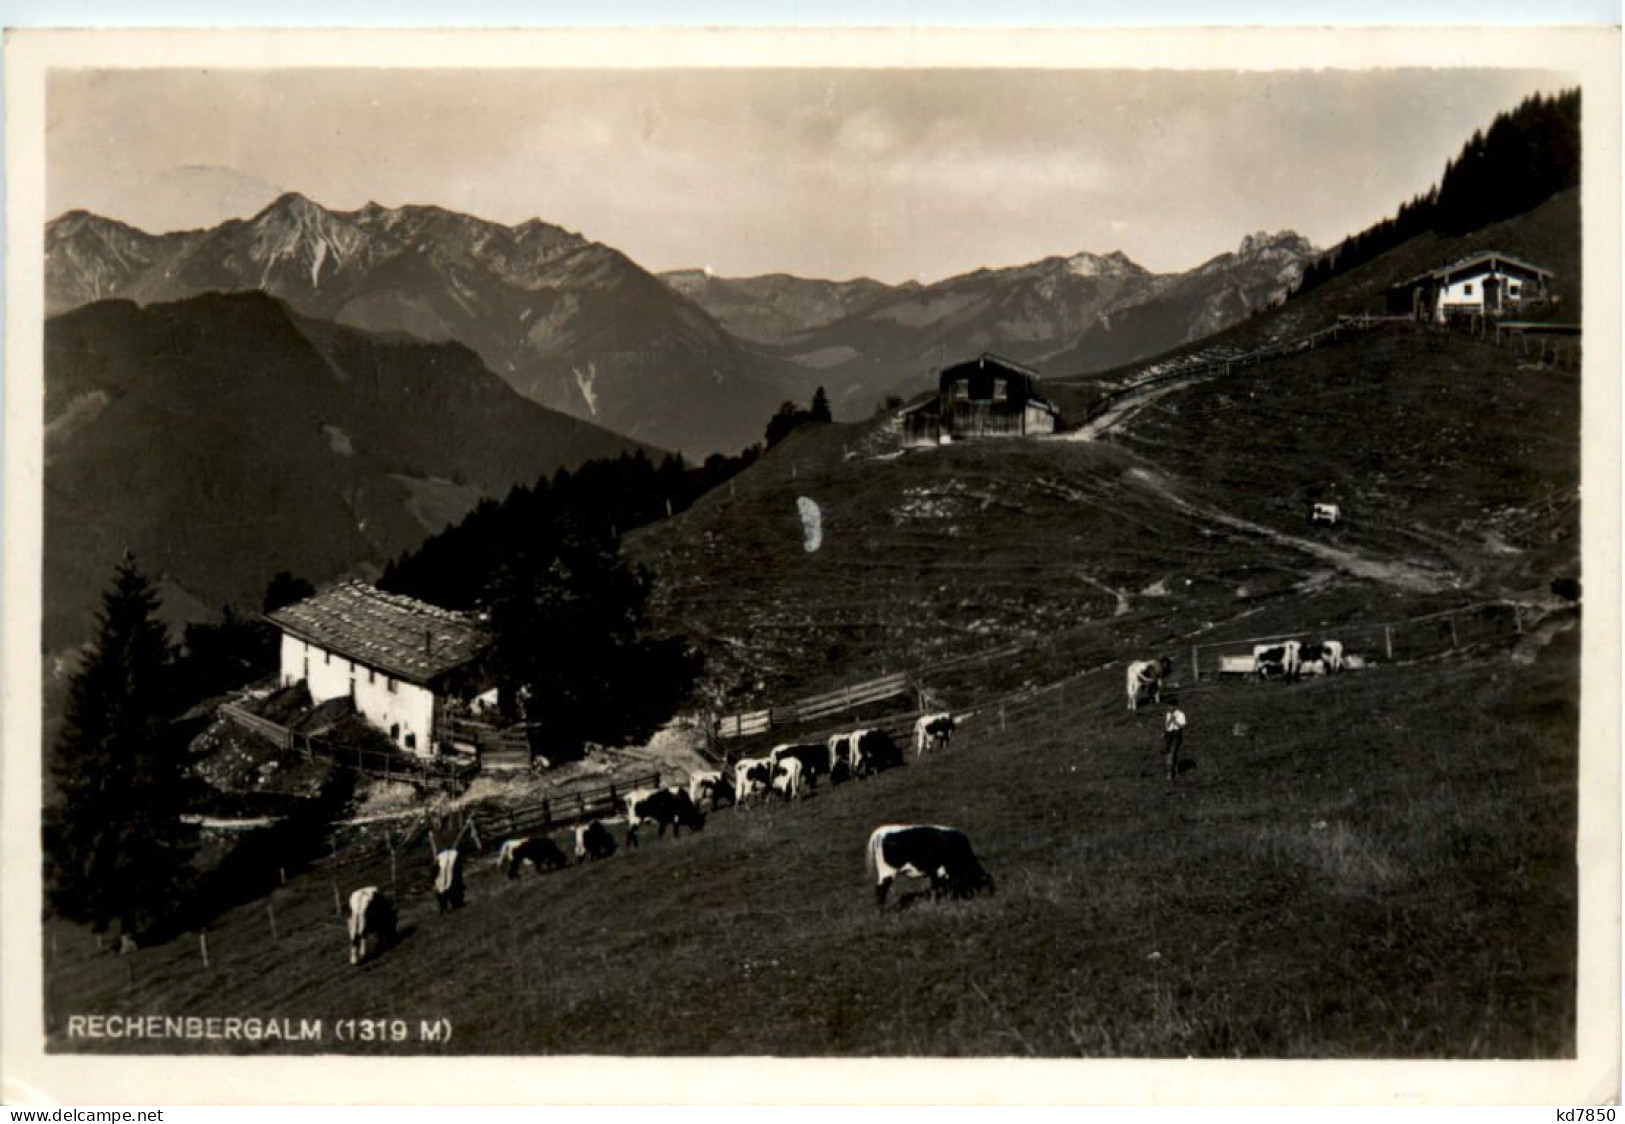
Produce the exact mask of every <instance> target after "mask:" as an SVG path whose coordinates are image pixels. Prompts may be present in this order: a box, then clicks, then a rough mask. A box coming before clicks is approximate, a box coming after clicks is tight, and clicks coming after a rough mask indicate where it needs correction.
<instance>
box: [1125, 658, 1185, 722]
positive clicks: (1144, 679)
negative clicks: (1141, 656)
mask: <svg viewBox="0 0 1625 1124" xmlns="http://www.w3.org/2000/svg"><path fill="white" fill-rule="evenodd" d="M1173 673H1174V661H1173V659H1172V658H1171V657H1169V656H1160V657H1158V658H1157V659H1154V660H1135V661H1134V662H1133V663H1131V664H1129V665H1128V675H1127V677H1126V682H1125V684H1124V686H1125V688H1126V690H1127V692H1128V708H1129V710H1130V711H1135V710H1139V709H1140V704H1141V703H1143V702H1146V701H1150V702H1152V703H1159V702H1161V701H1162V681H1163V680H1164V679H1167V678H1168V677H1169V676H1170V675H1172V674H1173Z"/></svg>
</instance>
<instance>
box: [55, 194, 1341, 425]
mask: <svg viewBox="0 0 1625 1124" xmlns="http://www.w3.org/2000/svg"><path fill="white" fill-rule="evenodd" d="M1315 255H1316V251H1315V249H1314V247H1312V246H1311V245H1310V244H1309V243H1308V242H1307V241H1306V240H1304V239H1303V238H1302V237H1300V236H1298V235H1296V234H1293V233H1291V232H1283V233H1280V234H1276V235H1262V234H1260V235H1253V236H1249V237H1248V238H1246V239H1245V240H1243V242H1242V244H1241V246H1240V248H1239V249H1238V250H1237V251H1236V252H1235V253H1232V254H1223V255H1220V256H1219V257H1216V258H1214V259H1212V260H1211V261H1209V262H1206V263H1204V264H1203V265H1201V266H1198V267H1196V268H1195V269H1192V270H1189V271H1187V272H1184V273H1174V274H1158V273H1153V272H1151V271H1149V270H1147V269H1145V268H1143V267H1141V266H1139V265H1137V264H1136V263H1134V262H1133V261H1131V260H1130V259H1128V258H1127V257H1126V256H1125V255H1123V254H1122V253H1111V254H1104V255H1097V254H1092V253H1080V254H1074V255H1072V256H1070V257H1051V258H1045V259H1043V260H1042V261H1038V262H1033V263H1031V264H1027V265H1021V266H1014V267H1010V268H1003V269H980V270H976V271H974V272H971V273H967V274H963V275H961V276H957V277H951V278H948V279H945V280H942V281H938V282H935V283H932V284H920V283H918V282H908V283H904V284H899V285H889V284H885V283H883V282H879V281H874V280H869V279H858V280H854V281H823V280H816V279H807V278H799V277H792V276H789V275H784V274H775V275H769V276H764V277H747V278H722V277H714V276H711V275H709V274H708V273H705V272H704V271H698V270H680V271H676V272H673V273H667V274H663V275H661V276H658V277H657V276H655V275H654V274H651V273H650V272H648V271H647V270H645V269H643V268H642V267H640V266H639V265H637V264H636V263H635V262H633V261H632V260H631V259H629V258H628V257H627V256H626V255H625V254H623V253H621V252H620V251H618V250H615V249H613V248H611V247H608V246H604V245H602V244H600V243H597V242H593V241H590V240H589V239H586V238H584V237H582V236H581V235H579V234H576V233H572V232H570V231H567V230H564V229H562V228H560V227H557V226H553V225H550V224H548V223H545V222H542V221H540V220H537V219H532V220H529V221H527V222H524V223H520V224H519V225H517V226H504V225H502V224H500V223H495V222H489V221H486V220H483V219H479V218H474V217H471V216H468V215H462V214H458V213H456V212H452V211H447V210H444V209H442V208H439V207H432V206H403V207H396V208H386V207H382V206H380V205H378V204H376V203H369V204H367V205H366V206H364V207H362V208H360V209H359V210H355V211H335V210H329V209H327V208H325V207H322V206H320V205H318V204H317V203H314V202H312V201H311V200H309V199H307V198H305V197H303V196H301V195H298V194H292V193H290V194H286V195H283V196H281V197H280V198H278V199H277V200H276V201H274V202H273V203H271V204H270V205H269V206H267V207H266V208H265V209H264V210H262V211H261V212H259V213H258V214H257V215H255V216H253V217H252V218H249V219H232V220H229V221H227V222H224V223H221V224H220V225H218V226H216V227H213V228H210V229H205V230H193V231H182V232H176V233H170V234H160V235H155V234H150V233H147V232H144V231H141V230H138V229H136V228H134V227H131V226H128V225H125V224H123V223H120V222H117V221H115V220H112V219H108V218H104V217H101V216H98V215H94V214H90V213H88V212H84V211H71V212H68V213H67V214H64V215H62V216H61V217H59V218H57V219H55V220H54V221H52V222H51V223H50V224H48V226H47V229H46V278H45V283H46V308H47V312H48V313H59V312H63V311H67V310H70V309H73V308H77V307H79V306H81V305H84V304H87V303H90V302H93V301H97V300H103V299H107V298H122V299H126V300H131V301H134V302H136V303H137V304H142V305H145V304H150V303H153V302H163V301H173V300H178V299H183V298H186V297H191V296H196V295H199V294H202V293H207V292H239V291H253V290H259V291H263V292H266V293H269V294H271V295H272V296H275V297H277V298H278V299H280V300H282V301H284V302H286V303H287V304H288V306H289V307H290V308H291V309H293V310H294V311H295V312H297V313H298V314H300V315H302V316H306V317H314V318H317V319H321V320H328V321H332V322H333V323H336V324H339V325H342V326H347V327H353V328H359V329H362V330H365V331H371V332H393V333H406V334H409V335H412V336H415V337H417V338H419V339H424V340H429V341H446V340H456V341H458V342H460V343H462V344H464V345H465V346H467V347H468V348H470V349H472V350H473V351H474V352H475V353H476V354H477V355H478V356H479V357H480V358H481V359H482V360H483V361H484V362H485V364H486V365H487V366H488V367H489V368H490V369H491V370H492V371H493V372H495V373H496V374H497V375H498V376H500V377H501V378H502V379H504V380H505V381H506V382H507V383H508V384H509V385H510V386H512V387H513V388H514V389H515V390H517V391H518V392H519V393H521V394H523V395H524V396H526V397H527V398H530V399H531V400H533V401H535V402H538V403H540V404H542V405H545V406H548V407H550V408H553V409H556V410H560V411H563V412H565V413H569V414H572V415H574V416H575V417H578V418H582V419H584V420H588V421H592V422H594V423H596V424H599V425H602V426H604V427H606V428H608V429H612V430H614V431H616V432H618V433H622V434H625V435H627V436H629V437H632V438H635V439H637V440H640V441H645V442H648V443H651V444H654V445H659V446H662V447H666V448H672V449H677V450H680V451H682V452H684V453H685V454H688V455H689V456H691V457H703V456H704V455H706V454H708V453H711V452H715V451H729V452H731V451H733V450H735V449H738V448H740V447H742V446H744V445H746V444H749V443H750V442H752V441H755V440H758V439H760V437H761V434H762V430H763V426H764V424H765V421H766V419H767V418H768V417H769V416H770V415H771V414H772V413H773V411H774V410H775V409H776V408H777V407H778V405H779V404H780V403H781V402H784V401H786V400H795V401H798V402H802V401H806V400H808V399H809V398H810V397H811V395H812V391H813V389H814V388H815V387H816V386H819V385H822V386H824V387H826V389H827V391H828V394H829V396H830V399H831V401H832V402H833V404H834V406H835V409H836V413H837V416H841V417H847V418H852V417H862V416H867V415H868V414H869V413H870V412H871V411H872V410H873V408H874V406H875V404H876V403H877V402H879V401H880V400H881V399H882V398H883V397H884V396H885V395H887V394H891V393H905V394H906V393H910V392H912V391H913V390H916V389H920V388H922V387H924V386H926V385H929V382H930V379H931V377H932V372H933V371H934V370H935V369H936V368H938V367H940V366H942V365H944V364H945V363H947V362H951V361H952V360H953V359H955V358H957V357H959V356H962V355H967V354H975V353H977V352H980V351H983V350H997V351H1000V352H1003V353H1006V354H1009V355H1010V356H1011V357H1012V358H1015V359H1019V360H1022V361H1024V362H1027V363H1029V364H1033V365H1035V366H1037V367H1038V368H1039V369H1040V370H1042V371H1044V372H1045V373H1068V374H1070V373H1080V372H1087V371H1090V370H1099V369H1104V368H1107V367H1111V366H1114V365H1116V364H1119V363H1122V362H1126V361H1130V360H1132V359H1136V358H1141V357H1144V356H1148V355H1151V354H1155V353H1157V352H1160V351H1163V350H1166V349H1167V348H1169V347H1173V346H1177V345H1178V344H1181V343H1184V342H1187V341H1188V340H1191V339H1195V338H1198V337H1200V336H1201V335H1204V334H1206V333H1208V332H1211V331H1214V330H1216V329H1218V328H1222V327H1226V326H1228V325H1229V324H1232V323H1235V322H1236V321H1237V320H1239V319H1241V318H1243V317H1245V316H1246V315H1247V314H1248V313H1249V312H1251V311H1253V310H1255V309H1257V308H1259V307H1262V306H1264V305H1267V304H1269V303H1272V302H1274V301H1276V300H1279V299H1280V298H1281V297H1282V296H1284V295H1285V293H1286V292H1288V291H1289V290H1290V288H1291V286H1292V285H1294V284H1295V283H1296V281H1297V279H1298V278H1299V277H1300V276H1301V275H1302V271H1303V268H1304V266H1305V264H1306V263H1307V262H1309V261H1311V260H1313V258H1314V257H1315Z"/></svg>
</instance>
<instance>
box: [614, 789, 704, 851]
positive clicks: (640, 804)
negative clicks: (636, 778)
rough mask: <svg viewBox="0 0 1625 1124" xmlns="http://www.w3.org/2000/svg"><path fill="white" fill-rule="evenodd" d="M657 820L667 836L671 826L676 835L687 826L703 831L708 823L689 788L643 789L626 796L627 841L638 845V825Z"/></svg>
mask: <svg viewBox="0 0 1625 1124" xmlns="http://www.w3.org/2000/svg"><path fill="white" fill-rule="evenodd" d="M644 820H653V821H654V822H655V823H657V824H659V825H660V830H659V832H658V834H659V835H660V836H664V835H665V834H666V828H667V827H670V828H671V834H672V838H673V839H675V838H677V836H679V835H681V834H682V833H683V828H685V827H686V828H688V829H689V830H691V831H700V830H702V829H703V828H704V827H705V813H704V812H702V811H700V810H699V808H698V807H696V806H695V804H694V801H693V800H692V799H691V798H690V797H689V795H688V791H687V790H686V789H682V788H660V789H650V788H644V789H639V790H638V791H636V792H633V793H631V794H630V795H629V796H627V798H626V843H627V846H629V847H636V846H637V845H638V825H639V824H641V823H642V822H643V821H644Z"/></svg>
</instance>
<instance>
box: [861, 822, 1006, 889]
mask: <svg viewBox="0 0 1625 1124" xmlns="http://www.w3.org/2000/svg"><path fill="white" fill-rule="evenodd" d="M868 859H869V873H870V875H871V876H872V877H873V878H874V880H875V905H876V906H878V907H882V908H884V906H885V905H886V895H887V894H889V893H890V892H891V885H892V882H893V880H894V879H896V877H897V876H898V875H899V874H905V875H908V876H909V877H910V878H928V879H930V880H931V894H932V897H935V898H940V897H942V896H943V895H944V894H946V895H948V896H950V897H954V898H969V897H971V896H972V895H974V894H975V893H976V892H977V891H979V890H983V889H985V890H987V892H988V893H990V894H991V893H995V892H996V887H995V886H994V884H993V876H992V875H990V874H989V873H988V872H987V871H986V870H984V869H983V868H982V864H981V862H980V861H979V860H978V859H977V858H976V852H974V851H973V850H971V845H970V840H969V839H967V838H966V837H965V833H964V832H962V831H960V830H959V829H958V828H952V827H942V826H940V825H937V824H891V825H888V826H886V827H877V828H875V830H874V831H873V832H872V833H871V834H870V836H869V853H868Z"/></svg>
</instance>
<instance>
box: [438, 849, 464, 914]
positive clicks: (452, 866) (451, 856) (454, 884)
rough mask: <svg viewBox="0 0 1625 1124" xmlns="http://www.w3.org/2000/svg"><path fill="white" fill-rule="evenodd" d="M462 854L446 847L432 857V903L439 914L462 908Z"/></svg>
mask: <svg viewBox="0 0 1625 1124" xmlns="http://www.w3.org/2000/svg"><path fill="white" fill-rule="evenodd" d="M463 893H464V889H463V853H462V852H461V851H459V850H458V849H457V848H456V847H447V848H446V849H445V850H444V851H441V852H439V853H438V854H436V855H435V857H434V901H435V905H436V906H437V907H439V909H440V912H441V913H445V912H447V911H448V910H453V909H462V908H463Z"/></svg>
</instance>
